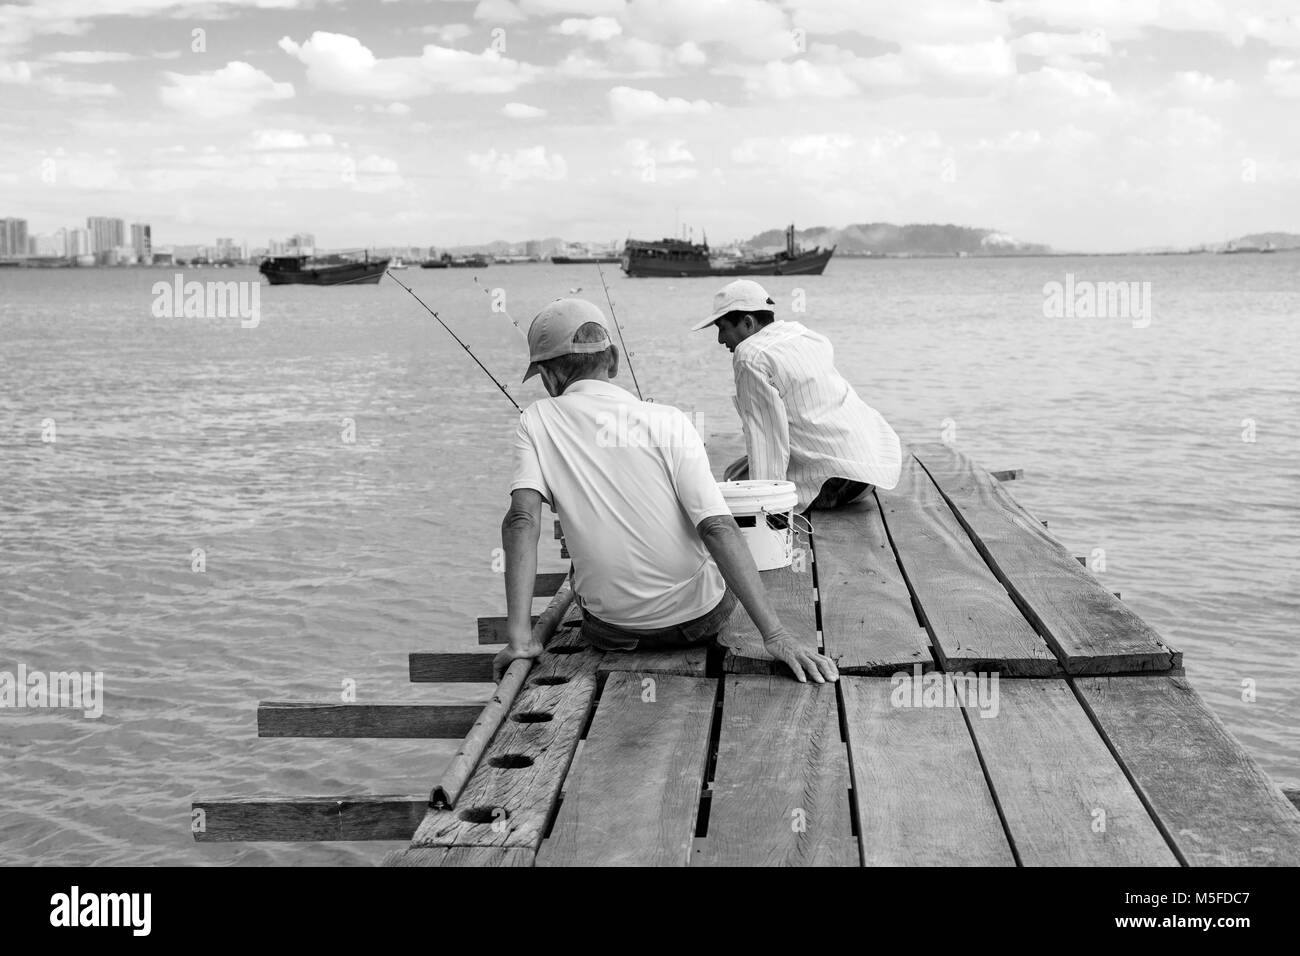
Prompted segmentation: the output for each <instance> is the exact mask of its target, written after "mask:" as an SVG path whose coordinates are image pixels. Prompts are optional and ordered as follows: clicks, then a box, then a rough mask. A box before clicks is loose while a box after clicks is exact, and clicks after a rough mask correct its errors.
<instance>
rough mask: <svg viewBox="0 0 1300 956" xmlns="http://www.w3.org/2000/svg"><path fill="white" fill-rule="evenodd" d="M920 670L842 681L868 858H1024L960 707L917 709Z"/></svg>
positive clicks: (940, 862) (879, 861)
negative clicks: (915, 689) (1015, 853)
mask: <svg viewBox="0 0 1300 956" xmlns="http://www.w3.org/2000/svg"><path fill="white" fill-rule="evenodd" d="M904 677H906V680H904V679H903V678H904ZM917 677H918V675H917V673H916V672H915V671H914V672H913V673H912V674H909V675H901V676H900V677H898V678H895V679H892V680H887V679H885V678H882V677H841V678H840V689H841V693H842V694H843V695H844V726H845V730H846V731H847V734H848V744H849V761H850V765H851V768H852V775H853V799H854V802H855V803H856V805H857V811H858V828H859V834H858V837H859V841H860V843H861V847H862V861H863V863H864V865H866V866H1013V865H1015V858H1014V856H1013V855H1012V851H1011V846H1010V844H1009V843H1008V841H1007V836H1006V833H1005V831H1004V829H1003V826H1002V822H1001V820H1000V819H999V817H998V811H997V806H996V805H995V804H994V801H993V796H992V794H991V793H990V792H989V788H988V783H987V781H986V780H985V778H984V772H983V770H982V769H981V768H980V762H979V756H978V754H977V753H976V751H975V746H974V744H973V743H972V742H971V737H970V731H969V730H968V728H967V726H966V721H965V720H964V719H963V718H962V713H961V710H960V709H959V708H956V707H925V706H920V707H917V706H913V703H914V699H915V698H914V695H913V693H912V690H913V688H912V682H913V681H914V680H916V679H917ZM924 680H926V681H930V682H942V683H941V684H940V686H941V687H946V686H950V684H951V681H950V678H949V677H948V675H946V674H938V673H934V674H928V675H926V676H925V678H924ZM922 689H923V688H922ZM922 700H924V698H922ZM976 719H978V718H976Z"/></svg>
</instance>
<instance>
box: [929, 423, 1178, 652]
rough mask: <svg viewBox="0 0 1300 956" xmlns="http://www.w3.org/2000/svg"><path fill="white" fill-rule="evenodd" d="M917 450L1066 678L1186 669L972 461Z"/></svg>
mask: <svg viewBox="0 0 1300 956" xmlns="http://www.w3.org/2000/svg"><path fill="white" fill-rule="evenodd" d="M913 451H914V453H915V454H916V457H917V458H918V459H919V460H920V461H921V464H922V465H923V466H924V467H925V469H926V471H928V472H929V474H930V476H931V477H932V478H933V479H934V481H935V483H936V484H937V485H938V486H939V488H940V490H941V492H942V493H943V495H944V497H945V498H946V499H947V501H948V502H949V504H950V505H951V506H952V509H953V510H954V511H955V512H956V514H957V517H958V520H960V521H961V523H962V525H963V526H964V527H965V528H966V530H967V531H968V532H969V534H970V536H971V540H972V541H973V542H974V544H975V546H976V547H977V548H978V549H979V551H980V554H981V555H982V556H983V557H984V559H985V560H986V561H987V562H988V564H989V567H990V568H992V570H993V573H994V574H996V575H997V577H998V579H999V580H1000V581H1001V582H1002V583H1003V584H1004V585H1005V586H1006V589H1007V590H1008V591H1009V592H1010V593H1011V596H1012V597H1013V598H1014V599H1015V601H1016V604H1017V605H1018V606H1019V607H1020V609H1021V611H1022V612H1023V613H1024V615H1025V616H1026V617H1027V618H1028V619H1029V621H1030V622H1031V623H1032V624H1033V625H1034V627H1035V628H1036V629H1037V630H1038V632H1039V633H1040V634H1042V635H1043V636H1044V637H1045V638H1046V639H1047V640H1048V641H1049V642H1050V643H1051V645H1052V648H1053V650H1055V651H1056V654H1057V656H1058V658H1059V659H1060V660H1061V662H1062V663H1063V664H1064V666H1065V670H1066V672H1067V673H1070V674H1107V673H1120V672H1134V671H1167V670H1169V669H1170V668H1171V667H1176V666H1178V665H1180V664H1181V663H1182V655H1181V654H1179V653H1178V652H1177V651H1175V650H1174V649H1173V648H1171V647H1169V645H1168V644H1166V643H1165V642H1164V641H1163V640H1162V639H1161V638H1160V635H1159V634H1157V633H1156V632H1155V630H1153V629H1152V628H1151V626H1150V625H1148V624H1147V623H1146V622H1145V621H1143V620H1142V619H1141V618H1140V617H1138V616H1137V615H1136V614H1134V613H1133V612H1132V611H1131V610H1129V609H1128V608H1127V607H1125V606H1124V604H1122V603H1121V602H1120V601H1119V600H1118V599H1117V598H1116V597H1115V596H1114V595H1112V594H1111V593H1110V591H1109V590H1108V589H1107V588H1106V587H1105V586H1103V585H1102V584H1101V583H1100V582H1098V581H1097V579H1096V578H1094V577H1093V576H1092V575H1091V574H1090V573H1089V572H1088V571H1087V570H1086V569H1084V568H1081V567H1079V565H1078V564H1077V563H1076V562H1075V561H1074V560H1073V558H1072V556H1071V555H1070V553H1069V552H1068V551H1067V550H1065V548H1063V547H1062V546H1061V545H1060V544H1059V543H1058V542H1057V541H1056V539H1054V538H1053V537H1052V536H1051V535H1049V534H1046V533H1045V532H1044V531H1043V530H1042V529H1041V528H1040V527H1038V525H1037V524H1036V523H1035V522H1034V521H1033V520H1032V519H1030V518H1029V517H1027V515H1026V513H1025V511H1024V509H1022V508H1021V507H1020V506H1019V505H1018V504H1016V502H1015V499H1013V498H1012V497H1011V495H1010V494H1008V493H1007V491H1006V490H1005V489H1004V488H1002V486H1001V485H1000V484H999V483H998V482H996V481H994V480H993V479H992V478H990V477H989V476H988V473H987V472H985V471H984V470H983V469H981V468H980V467H979V466H978V465H976V464H975V463H974V462H973V461H971V459H970V458H968V457H966V456H965V455H963V454H961V453H960V452H957V451H956V450H955V449H953V448H952V447H951V446H948V445H944V444H938V443H936V444H927V445H918V446H916V447H915V448H914V449H913Z"/></svg>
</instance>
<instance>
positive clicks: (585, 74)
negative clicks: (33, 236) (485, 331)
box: [0, 0, 1300, 251]
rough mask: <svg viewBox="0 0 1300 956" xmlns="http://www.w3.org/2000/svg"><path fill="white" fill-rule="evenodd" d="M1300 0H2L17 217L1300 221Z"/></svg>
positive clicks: (386, 227)
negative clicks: (7, 0) (15, 0)
mask: <svg viewBox="0 0 1300 956" xmlns="http://www.w3.org/2000/svg"><path fill="white" fill-rule="evenodd" d="M1298 115H1300V0H1178V2H1165V0H1092V2H1088V0H1002V2H992V0H893V2H889V3H884V2H876V0H468V2H462V0H438V2H416V0H393V2H382V0H365V2H362V0H37V2H35V3H18V4H12V3H9V4H6V3H3V0H0V216H17V217H21V218H25V219H27V220H28V221H29V229H30V231H31V232H33V233H51V232H53V231H54V230H55V229H57V228H59V227H62V226H73V225H78V226H84V224H85V222H84V221H85V218H86V217H87V216H91V215H109V216H120V217H122V218H125V219H127V220H128V221H145V222H149V223H151V224H152V226H153V236H154V244H155V245H156V246H165V245H167V244H171V243H199V242H212V241H213V240H214V239H215V237H217V236H231V237H233V238H235V239H239V240H244V239H246V240H248V241H249V242H250V244H252V245H253V246H258V245H264V244H265V243H266V240H267V239H268V238H271V237H275V238H281V237H284V236H288V235H291V234H293V233H297V232H311V233H314V234H315V236H316V239H317V243H318V245H320V246H323V247H355V246H362V245H390V244H412V245H437V246H444V245H459V244H468V243H479V242H488V241H491V240H493V239H509V240H512V241H521V240H524V239H527V238H542V237H547V236H563V237H565V238H568V239H576V240H588V241H598V242H599V241H606V242H608V241H614V240H622V239H623V238H624V237H626V236H629V235H631V236H633V237H637V238H657V237H659V236H663V235H671V234H674V233H675V231H676V230H677V229H678V228H679V224H688V225H690V226H692V227H694V228H695V230H696V231H695V235H696V237H698V236H699V235H700V232H701V230H704V231H707V233H708V236H709V238H710V240H711V241H713V242H715V243H716V242H718V241H726V240H729V239H733V238H746V237H748V236H751V235H753V234H755V233H757V232H759V231H761V230H764V229H768V228H773V227H781V226H783V225H784V224H786V223H787V222H795V223H797V224H798V225H799V226H800V228H805V227H810V226H815V225H821V226H844V225H848V224H850V223H858V222H896V223H908V222H941V223H949V222H951V223H956V224H960V225H967V226H977V227H986V228H991V229H997V230H1000V231H1003V232H1007V233H1010V234H1011V235H1013V236H1015V237H1017V238H1019V239H1021V240H1023V241H1027V242H1042V243H1047V244H1049V245H1051V246H1053V247H1055V248H1057V249H1063V250H1078V251H1117V250H1123V249H1135V248H1147V247H1156V246H1187V245H1192V244H1198V243H1201V242H1215V241H1220V240H1223V239H1227V238H1230V237H1233V236H1239V235H1243V234H1246V233H1251V232H1257V231H1266V230H1284V231H1296V232H1300V148H1297V147H1298V146H1300V122H1297V117H1298Z"/></svg>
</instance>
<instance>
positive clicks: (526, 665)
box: [429, 581, 576, 809]
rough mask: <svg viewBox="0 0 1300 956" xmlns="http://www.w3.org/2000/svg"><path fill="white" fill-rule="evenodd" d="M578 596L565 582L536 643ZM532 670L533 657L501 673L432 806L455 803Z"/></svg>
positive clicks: (537, 627)
mask: <svg viewBox="0 0 1300 956" xmlns="http://www.w3.org/2000/svg"><path fill="white" fill-rule="evenodd" d="M575 596H576V595H575V594H574V592H573V588H572V587H570V586H569V583H568V582H567V581H566V582H565V583H564V585H563V586H562V587H561V588H560V590H559V592H558V593H557V594H556V595H555V597H553V598H552V599H551V603H550V604H548V605H547V606H546V610H545V611H543V612H542V614H541V616H540V617H539V618H538V619H537V623H536V624H534V625H533V633H532V640H533V642H534V643H535V644H539V645H541V646H542V647H548V646H549V645H550V643H551V641H552V639H553V636H554V634H555V632H556V630H557V629H558V628H559V627H560V625H561V623H562V621H563V619H564V617H565V615H566V614H567V613H568V612H569V611H570V610H571V609H572V607H573V605H574V598H575ZM532 669H533V661H532V659H530V658H523V659H520V660H514V661H511V662H510V664H509V666H508V667H507V668H506V670H505V673H504V674H502V675H501V680H500V681H498V683H497V685H496V690H495V691H494V692H493V694H492V697H491V698H490V699H489V700H488V702H487V703H486V704H484V705H483V710H482V711H481V712H480V713H479V715H478V718H477V719H476V720H475V721H474V726H473V727H471V728H470V729H469V732H468V733H467V734H466V735H465V739H464V740H462V741H461V744H460V747H459V749H457V751H456V753H455V755H454V756H453V757H452V758H451V763H449V764H448V765H447V767H446V768H445V769H444V770H443V772H442V778H441V779H440V780H439V781H438V784H437V786H435V787H434V788H433V792H432V793H431V794H429V806H431V807H438V808H440V809H443V808H445V809H450V808H452V807H454V806H456V801H457V799H458V798H459V797H460V792H461V790H463V789H464V788H465V785H466V784H467V783H469V778H470V777H471V776H472V775H473V773H474V770H475V768H477V767H478V764H479V761H480V760H481V759H482V757H483V754H484V753H485V752H486V750H487V746H488V744H489V743H490V742H491V741H492V738H493V737H495V736H496V732H497V730H498V728H500V726H501V721H503V720H505V718H506V715H507V714H509V713H510V710H511V707H512V706H513V705H514V701H515V697H516V696H517V695H518V694H519V691H520V689H521V688H522V687H523V685H524V681H525V680H526V679H527V677H528V675H529V674H530V673H531V672H532Z"/></svg>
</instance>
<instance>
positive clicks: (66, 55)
mask: <svg viewBox="0 0 1300 956" xmlns="http://www.w3.org/2000/svg"><path fill="white" fill-rule="evenodd" d="M44 59H45V60H47V61H49V62H50V63H74V64H78V65H80V64H86V63H127V62H129V61H131V60H138V59H139V57H138V56H136V55H135V54H134V53H118V52H113V51H112V50H62V51H59V52H57V53H49V54H47V55H46V56H45V57H44Z"/></svg>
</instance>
